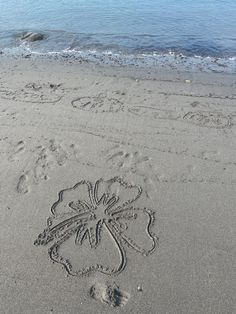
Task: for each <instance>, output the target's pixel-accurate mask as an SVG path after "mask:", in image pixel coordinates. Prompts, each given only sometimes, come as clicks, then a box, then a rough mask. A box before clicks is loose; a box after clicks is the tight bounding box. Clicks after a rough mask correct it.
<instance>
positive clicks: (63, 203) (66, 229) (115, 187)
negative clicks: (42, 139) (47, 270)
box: [34, 177, 157, 276]
mask: <svg viewBox="0 0 236 314" xmlns="http://www.w3.org/2000/svg"><path fill="white" fill-rule="evenodd" d="M141 194H142V189H141V187H139V186H136V185H131V184H128V183H126V182H124V181H123V180H122V179H121V178H119V177H114V178H112V179H110V180H103V179H99V180H97V181H96V182H95V184H92V183H91V182H89V181H85V180H83V181H80V182H79V183H77V184H76V185H75V186H73V187H72V188H68V189H65V190H62V191H61V192H60V193H59V198H58V201H57V202H56V203H54V204H53V205H52V207H51V212H52V216H51V217H50V218H48V220H47V227H46V229H45V230H44V231H43V232H42V233H41V234H39V236H38V238H37V239H36V240H35V242H34V244H35V245H47V244H49V243H51V247H50V248H49V251H48V252H49V256H50V258H51V259H52V260H53V261H54V262H57V263H60V264H62V265H63V266H64V267H65V269H66V270H67V272H68V273H69V274H70V275H74V276H76V275H86V274H87V275H89V274H91V273H92V272H95V271H99V272H101V273H104V274H107V275H112V274H118V273H120V272H121V271H122V270H123V269H124V268H125V266H126V262H127V259H126V253H125V249H124V246H125V245H126V246H127V247H130V248H132V249H133V250H134V251H136V252H138V253H141V254H143V255H144V256H147V255H149V254H150V253H152V252H153V251H154V249H155V247H156V243H157V237H156V236H155V235H154V234H153V233H152V232H151V227H152V225H153V223H154V213H153V212H152V211H151V210H149V209H147V208H142V209H141V208H134V207H133V206H132V205H133V203H134V202H135V201H137V199H139V198H140V196H141ZM132 237H133V238H132ZM95 249H96V250H95ZM99 250H100V252H102V253H101V256H100V257H101V258H102V260H101V261H100V260H99V253H98V251H99ZM84 251H85V252H84ZM83 253H84V254H83ZM107 254H108V257H106V256H107ZM91 255H92V256H93V257H92V259H91V258H90V256H91ZM114 256H115V257H116V258H115V261H113V264H114V266H112V265H111V264H112V263H111V257H114ZM117 259H118V260H117Z"/></svg>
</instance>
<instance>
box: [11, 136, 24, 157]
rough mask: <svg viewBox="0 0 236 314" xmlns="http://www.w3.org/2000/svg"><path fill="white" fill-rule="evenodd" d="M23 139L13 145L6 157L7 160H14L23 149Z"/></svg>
mask: <svg viewBox="0 0 236 314" xmlns="http://www.w3.org/2000/svg"><path fill="white" fill-rule="evenodd" d="M25 144H26V143H25V141H23V140H21V141H19V142H18V143H17V144H16V145H15V146H14V147H13V150H12V152H11V154H10V157H9V158H8V160H9V161H15V160H16V159H17V157H18V156H19V155H20V154H21V153H23V152H24V151H25Z"/></svg>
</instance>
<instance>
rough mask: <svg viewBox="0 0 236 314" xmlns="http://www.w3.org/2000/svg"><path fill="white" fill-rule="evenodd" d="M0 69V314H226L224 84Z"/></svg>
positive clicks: (125, 73) (233, 294) (76, 67)
mask: <svg viewBox="0 0 236 314" xmlns="http://www.w3.org/2000/svg"><path fill="white" fill-rule="evenodd" d="M0 63H1V68H0V155H1V164H0V173H1V182H0V192H1V210H0V247H1V250H0V251H1V263H0V295H1V302H0V312H1V313H14V314H15V313H113V312H114V313H123V312H125V313H151V314H156V313H168V314H170V313H181V314H184V313H186V314H187V313H188V314H190V313H193V314H202V313H204V314H210V313H211V314H218V313H219V314H222V313H235V310H236V308H235V305H236V267H235V258H236V214H235V204H236V194H235V187H236V140H235V138H236V137H235V135H236V76H235V75H226V74H216V73H178V72H177V71H176V72H173V71H172V72H165V71H164V70H163V72H162V73H161V72H159V73H155V75H154V74H151V73H145V72H142V71H138V70H136V69H131V68H124V69H122V68H106V67H101V66H95V65H86V64H81V65H80V64H74V63H69V62H59V61H58V62H53V61H45V60H37V59H35V60H34V59H31V58H29V59H13V58H5V57H1V59H0Z"/></svg>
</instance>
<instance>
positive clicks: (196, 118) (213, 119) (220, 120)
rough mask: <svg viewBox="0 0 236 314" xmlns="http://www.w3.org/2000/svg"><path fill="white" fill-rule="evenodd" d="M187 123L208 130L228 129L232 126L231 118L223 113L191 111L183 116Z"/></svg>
mask: <svg viewBox="0 0 236 314" xmlns="http://www.w3.org/2000/svg"><path fill="white" fill-rule="evenodd" d="M183 119H184V120H185V121H186V122H189V123H192V124H195V125H198V126H203V127H207V128H219V129H221V128H227V127H229V126H230V125H231V123H230V116H227V115H225V114H222V113H221V112H215V111H214V112H208V111H191V112H188V113H186V114H185V115H184V116H183Z"/></svg>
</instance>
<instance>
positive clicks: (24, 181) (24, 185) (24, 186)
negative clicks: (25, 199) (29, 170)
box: [16, 174, 29, 194]
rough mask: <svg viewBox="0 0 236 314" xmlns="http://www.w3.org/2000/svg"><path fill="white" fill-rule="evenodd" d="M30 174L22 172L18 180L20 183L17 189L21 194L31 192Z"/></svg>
mask: <svg viewBox="0 0 236 314" xmlns="http://www.w3.org/2000/svg"><path fill="white" fill-rule="evenodd" d="M28 180H29V178H28V176H27V175H26V174H22V175H21V176H20V178H19V180H18V184H17V187H16V190H17V192H18V193H20V194H26V193H28V192H29V185H28Z"/></svg>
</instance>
